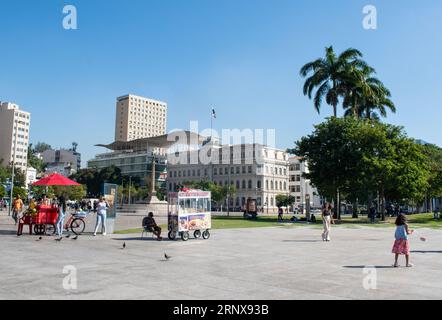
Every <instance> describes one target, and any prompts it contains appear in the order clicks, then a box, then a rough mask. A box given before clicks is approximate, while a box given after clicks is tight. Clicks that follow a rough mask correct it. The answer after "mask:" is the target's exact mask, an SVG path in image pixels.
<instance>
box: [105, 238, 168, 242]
mask: <svg viewBox="0 0 442 320" xmlns="http://www.w3.org/2000/svg"><path fill="white" fill-rule="evenodd" d="M112 240H117V241H155V242H165V241H167V242H171V240H169V239H168V238H163V240H162V241H158V240H157V238H151V237H144V238H141V237H131V238H112Z"/></svg>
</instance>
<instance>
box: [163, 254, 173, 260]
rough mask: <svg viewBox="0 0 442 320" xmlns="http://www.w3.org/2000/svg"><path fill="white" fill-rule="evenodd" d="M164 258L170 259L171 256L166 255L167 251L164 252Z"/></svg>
mask: <svg viewBox="0 0 442 320" xmlns="http://www.w3.org/2000/svg"><path fill="white" fill-rule="evenodd" d="M164 258H166V260H169V259H171V258H172V257H171V256H168V255H167V253H165V252H164Z"/></svg>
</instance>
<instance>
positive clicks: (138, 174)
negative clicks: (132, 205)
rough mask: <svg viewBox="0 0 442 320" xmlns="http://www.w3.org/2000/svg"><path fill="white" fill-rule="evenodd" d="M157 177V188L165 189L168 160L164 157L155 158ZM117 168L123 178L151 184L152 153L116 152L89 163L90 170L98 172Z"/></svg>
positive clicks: (104, 154)
mask: <svg viewBox="0 0 442 320" xmlns="http://www.w3.org/2000/svg"><path fill="white" fill-rule="evenodd" d="M155 158H156V165H155V176H156V181H157V187H163V184H164V183H165V174H166V159H165V157H163V156H158V155H156V156H155ZM110 166H115V167H117V168H119V169H120V170H121V174H122V175H123V176H128V177H133V178H138V179H139V181H140V183H141V184H142V185H146V184H147V183H148V182H150V180H149V179H150V177H151V176H152V151H151V150H150V151H148V152H146V151H140V152H134V151H115V152H108V153H102V154H98V155H96V156H95V158H94V159H92V160H89V161H88V162H87V167H88V168H95V169H98V170H101V169H104V168H107V167H110Z"/></svg>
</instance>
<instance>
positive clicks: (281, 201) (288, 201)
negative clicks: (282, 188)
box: [275, 194, 296, 208]
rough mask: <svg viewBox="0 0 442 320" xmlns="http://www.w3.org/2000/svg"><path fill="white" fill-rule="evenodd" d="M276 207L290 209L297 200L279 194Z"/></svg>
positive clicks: (276, 198)
mask: <svg viewBox="0 0 442 320" xmlns="http://www.w3.org/2000/svg"><path fill="white" fill-rule="evenodd" d="M275 200H276V206H277V207H278V208H280V207H290V206H291V205H293V203H295V201H296V198H295V197H294V196H290V195H286V194H278V195H276V197H275Z"/></svg>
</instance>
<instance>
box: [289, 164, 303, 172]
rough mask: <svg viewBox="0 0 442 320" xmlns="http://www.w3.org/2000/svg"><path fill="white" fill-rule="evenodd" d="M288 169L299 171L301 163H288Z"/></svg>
mask: <svg viewBox="0 0 442 320" xmlns="http://www.w3.org/2000/svg"><path fill="white" fill-rule="evenodd" d="M290 171H301V165H300V164H299V163H297V164H291V165H290Z"/></svg>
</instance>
